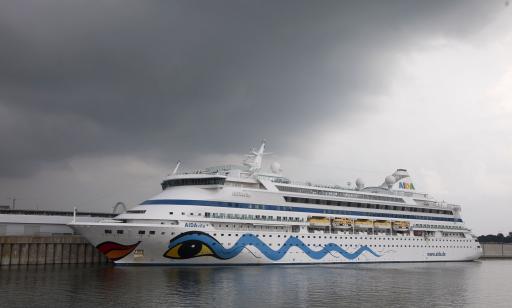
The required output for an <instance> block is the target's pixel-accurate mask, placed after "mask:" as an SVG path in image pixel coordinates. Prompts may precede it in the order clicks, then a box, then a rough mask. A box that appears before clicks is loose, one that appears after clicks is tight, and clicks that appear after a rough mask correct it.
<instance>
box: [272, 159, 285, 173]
mask: <svg viewBox="0 0 512 308" xmlns="http://www.w3.org/2000/svg"><path fill="white" fill-rule="evenodd" d="M270 170H272V173H281V171H282V169H281V164H280V163H278V162H276V161H275V162H273V163H272V164H271V165H270Z"/></svg>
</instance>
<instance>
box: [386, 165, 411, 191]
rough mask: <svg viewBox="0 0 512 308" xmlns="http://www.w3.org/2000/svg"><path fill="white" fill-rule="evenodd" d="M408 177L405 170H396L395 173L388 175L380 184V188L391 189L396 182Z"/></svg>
mask: <svg viewBox="0 0 512 308" xmlns="http://www.w3.org/2000/svg"><path fill="white" fill-rule="evenodd" d="M408 177H409V173H408V172H407V170H405V169H396V171H395V172H394V173H393V174H392V175H388V176H387V177H386V178H385V179H384V183H382V184H381V185H380V187H382V188H387V189H391V187H393V185H394V184H395V183H396V182H398V181H400V180H402V179H405V178H408Z"/></svg>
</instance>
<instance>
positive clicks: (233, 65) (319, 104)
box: [0, 0, 512, 234]
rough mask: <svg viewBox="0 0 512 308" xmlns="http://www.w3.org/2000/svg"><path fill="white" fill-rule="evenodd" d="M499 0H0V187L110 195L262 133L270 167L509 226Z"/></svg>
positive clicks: (25, 200)
mask: <svg viewBox="0 0 512 308" xmlns="http://www.w3.org/2000/svg"><path fill="white" fill-rule="evenodd" d="M511 55H512V11H511V8H510V5H509V2H508V1H488V0H486V1H353V2H349V1H296V0H293V1H239V0H238V1H190V0H187V1H139V0H133V1H127V0H123V1H116V0H110V1H103V2H101V1H95V2H91V1H52V0H33V1H17V0H7V1H2V2H0V141H1V146H0V204H8V203H10V202H11V201H10V199H9V198H12V197H16V198H17V206H18V207H19V208H41V209H71V208H72V207H73V206H78V207H79V209H80V210H94V211H111V210H112V206H113V205H114V204H115V203H116V202H117V201H124V202H126V203H127V204H129V205H130V206H133V205H134V204H137V203H138V202H140V201H142V200H144V199H146V198H148V197H150V196H151V195H152V194H155V193H157V192H158V191H159V183H160V180H161V179H162V177H163V176H165V174H166V173H168V172H169V170H171V169H172V168H173V167H174V164H175V162H176V161H177V160H182V161H183V164H184V166H185V167H188V168H194V167H203V166H207V165H211V164H220V163H226V162H234V163H238V162H240V161H241V159H242V158H243V157H242V155H243V154H244V153H245V152H247V151H248V150H249V149H250V148H251V147H253V146H256V145H257V144H258V143H259V141H260V140H261V139H263V138H266V139H267V141H268V150H269V151H272V152H274V153H275V154H274V155H272V156H271V157H268V159H269V161H274V160H278V161H279V162H280V163H281V165H282V166H283V168H284V171H285V174H287V175H289V176H290V177H293V178H297V179H299V180H312V181H316V182H320V183H325V184H328V183H338V184H344V183H346V182H347V181H352V182H353V181H354V180H355V179H356V178H357V177H361V178H363V179H364V181H365V182H366V184H369V185H373V184H380V183H381V182H382V180H383V178H384V177H385V176H386V175H388V174H391V173H392V172H393V171H394V170H395V169H396V168H407V169H408V170H409V172H410V173H411V175H412V177H413V182H414V183H415V187H416V188H417V190H419V191H426V192H429V193H431V194H432V195H434V196H437V197H438V198H440V199H442V200H446V201H448V202H452V203H456V204H461V205H462V206H463V215H464V216H463V217H464V218H465V220H466V221H467V223H468V225H469V226H470V227H473V229H474V231H475V233H477V234H481V233H495V232H508V231H512V220H511V219H510V217H512V190H511V189H510V186H511V185H512V56H511Z"/></svg>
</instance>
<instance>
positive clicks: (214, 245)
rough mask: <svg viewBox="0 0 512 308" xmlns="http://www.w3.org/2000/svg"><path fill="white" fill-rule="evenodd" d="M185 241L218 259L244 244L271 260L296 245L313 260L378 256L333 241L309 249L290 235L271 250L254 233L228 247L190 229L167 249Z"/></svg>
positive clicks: (237, 251)
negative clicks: (336, 255)
mask: <svg viewBox="0 0 512 308" xmlns="http://www.w3.org/2000/svg"><path fill="white" fill-rule="evenodd" d="M187 241H199V242H201V243H202V244H205V245H207V246H208V247H209V248H210V249H211V250H212V252H213V253H214V255H213V256H214V257H216V258H219V259H224V260H226V259H231V258H234V257H236V256H237V255H239V254H240V252H242V250H243V249H244V248H245V247H246V246H253V247H255V248H257V249H258V250H259V251H260V252H261V253H262V254H263V255H264V256H265V257H267V258H268V259H270V260H272V261H277V260H280V259H282V258H283V257H284V256H285V255H286V253H287V252H288V250H290V248H292V247H298V248H300V249H301V250H302V251H303V252H304V253H305V254H306V255H307V256H309V257H310V258H311V259H314V260H320V259H322V258H323V257H325V256H326V255H327V254H330V253H332V252H338V253H340V254H341V255H342V256H343V257H345V258H347V259H349V260H353V259H355V258H357V257H359V256H360V255H361V254H363V253H365V252H368V253H370V254H372V255H373V256H375V257H377V258H378V257H380V255H379V254H378V253H376V252H375V251H373V250H372V249H370V248H369V247H368V246H361V247H359V249H357V250H356V251H354V252H348V251H346V250H344V249H343V248H341V247H340V246H339V245H337V244H334V243H328V244H326V245H324V246H323V247H322V249H320V250H318V251H315V250H312V249H310V248H309V247H308V246H307V245H306V244H304V243H303V242H302V241H301V240H300V239H298V238H297V237H294V236H291V237H289V238H288V239H287V240H286V242H285V243H284V244H283V245H282V246H281V247H280V248H279V249H278V250H273V249H272V248H270V247H269V246H267V244H265V243H264V242H263V241H262V240H260V239H259V238H258V237H256V236H255V235H254V234H244V235H242V237H241V238H240V239H239V240H238V241H237V242H236V243H235V245H233V246H232V247H230V248H225V247H224V246H222V245H221V244H220V243H219V242H218V241H217V240H216V239H214V238H213V237H212V236H210V235H208V234H206V233H203V232H197V231H191V232H186V233H183V234H181V235H179V236H177V237H176V238H174V239H173V240H171V241H170V243H169V249H172V248H174V247H176V246H177V245H179V244H182V243H184V242H187Z"/></svg>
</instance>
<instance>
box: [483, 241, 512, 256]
mask: <svg viewBox="0 0 512 308" xmlns="http://www.w3.org/2000/svg"><path fill="white" fill-rule="evenodd" d="M480 245H482V250H483V255H482V258H512V243H507V244H502V243H481V244H480Z"/></svg>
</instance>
